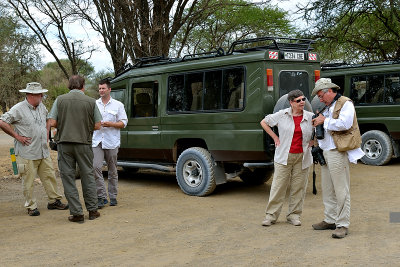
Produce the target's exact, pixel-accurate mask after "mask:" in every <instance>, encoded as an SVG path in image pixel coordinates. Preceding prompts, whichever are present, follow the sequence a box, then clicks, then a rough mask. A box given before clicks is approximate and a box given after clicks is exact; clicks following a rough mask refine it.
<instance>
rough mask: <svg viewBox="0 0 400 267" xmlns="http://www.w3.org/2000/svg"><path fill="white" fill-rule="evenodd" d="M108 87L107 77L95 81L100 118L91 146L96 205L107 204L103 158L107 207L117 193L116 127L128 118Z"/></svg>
mask: <svg viewBox="0 0 400 267" xmlns="http://www.w3.org/2000/svg"><path fill="white" fill-rule="evenodd" d="M110 93H111V86H110V82H109V81H108V80H102V81H100V83H99V94H100V98H99V99H97V100H96V104H97V107H98V108H99V110H100V112H101V115H102V116H103V120H102V121H101V128H100V130H97V131H94V133H93V140H92V147H93V153H94V159H93V167H94V174H95V178H96V185H97V198H98V207H99V208H102V207H104V205H105V204H107V203H108V200H107V191H106V187H105V183H104V178H103V172H102V167H103V161H104V160H105V161H106V163H107V168H108V196H109V198H110V206H116V205H117V204H118V202H117V193H118V172H117V154H118V148H119V146H120V142H121V141H120V140H121V138H120V137H121V136H120V129H121V128H124V127H126V125H127V123H128V118H127V116H126V112H125V109H124V105H123V104H122V103H121V102H119V101H118V100H115V99H113V98H112V97H111V95H110Z"/></svg>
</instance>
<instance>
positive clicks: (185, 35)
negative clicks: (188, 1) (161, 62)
mask: <svg viewBox="0 0 400 267" xmlns="http://www.w3.org/2000/svg"><path fill="white" fill-rule="evenodd" d="M214 2H219V1H217V0H214ZM225 4H226V5H225V6H224V7H223V8H221V9H218V10H216V11H215V12H214V13H213V14H210V15H209V16H207V18H205V19H204V20H199V21H196V22H195V23H194V24H193V25H188V23H187V24H185V25H184V27H182V28H181V30H180V31H179V32H178V34H177V35H176V38H175V39H174V41H173V45H174V48H175V51H177V56H178V57H180V56H181V52H182V50H183V51H186V52H188V53H191V54H195V53H198V52H206V51H211V50H216V49H218V48H219V47H222V48H228V47H229V46H230V44H231V43H232V42H233V41H236V40H242V39H246V38H254V37H262V36H288V35H293V34H294V29H293V28H292V26H291V25H290V22H289V20H288V19H287V12H285V11H282V10H279V9H278V8H274V7H270V6H269V5H265V4H264V3H261V4H251V3H248V2H247V1H243V0H228V1H226V2H225ZM190 26H192V28H191V29H190V30H188V28H190Z"/></svg>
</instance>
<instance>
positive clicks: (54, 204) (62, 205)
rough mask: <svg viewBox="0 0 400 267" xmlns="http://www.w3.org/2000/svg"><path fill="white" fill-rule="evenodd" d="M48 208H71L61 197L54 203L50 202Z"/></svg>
mask: <svg viewBox="0 0 400 267" xmlns="http://www.w3.org/2000/svg"><path fill="white" fill-rule="evenodd" d="M47 208H48V209H49V210H66V209H68V208H69V205H68V203H67V204H63V203H62V202H61V201H60V200H59V199H57V200H56V201H55V202H54V203H48V204H47Z"/></svg>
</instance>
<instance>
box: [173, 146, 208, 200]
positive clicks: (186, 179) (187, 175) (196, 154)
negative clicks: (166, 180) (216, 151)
mask: <svg viewBox="0 0 400 267" xmlns="http://www.w3.org/2000/svg"><path fill="white" fill-rule="evenodd" d="M214 165H215V162H214V159H213V158H212V156H211V154H210V152H208V151H207V150H206V149H204V148H201V147H192V148H188V149H186V150H185V151H183V152H182V154H181V155H180V156H179V158H178V161H177V164H176V180H177V181H178V184H179V186H180V188H181V189H182V191H183V192H184V193H185V194H188V195H191V196H199V197H202V196H207V195H209V194H211V193H212V192H213V191H214V189H215V188H216V183H215V170H214Z"/></svg>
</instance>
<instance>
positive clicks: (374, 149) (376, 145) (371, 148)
mask: <svg viewBox="0 0 400 267" xmlns="http://www.w3.org/2000/svg"><path fill="white" fill-rule="evenodd" d="M363 150H364V153H365V156H366V157H367V158H369V159H377V158H379V156H380V155H381V154H382V145H381V143H380V142H379V141H378V140H376V139H370V140H368V141H367V142H365V144H364V147H363Z"/></svg>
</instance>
